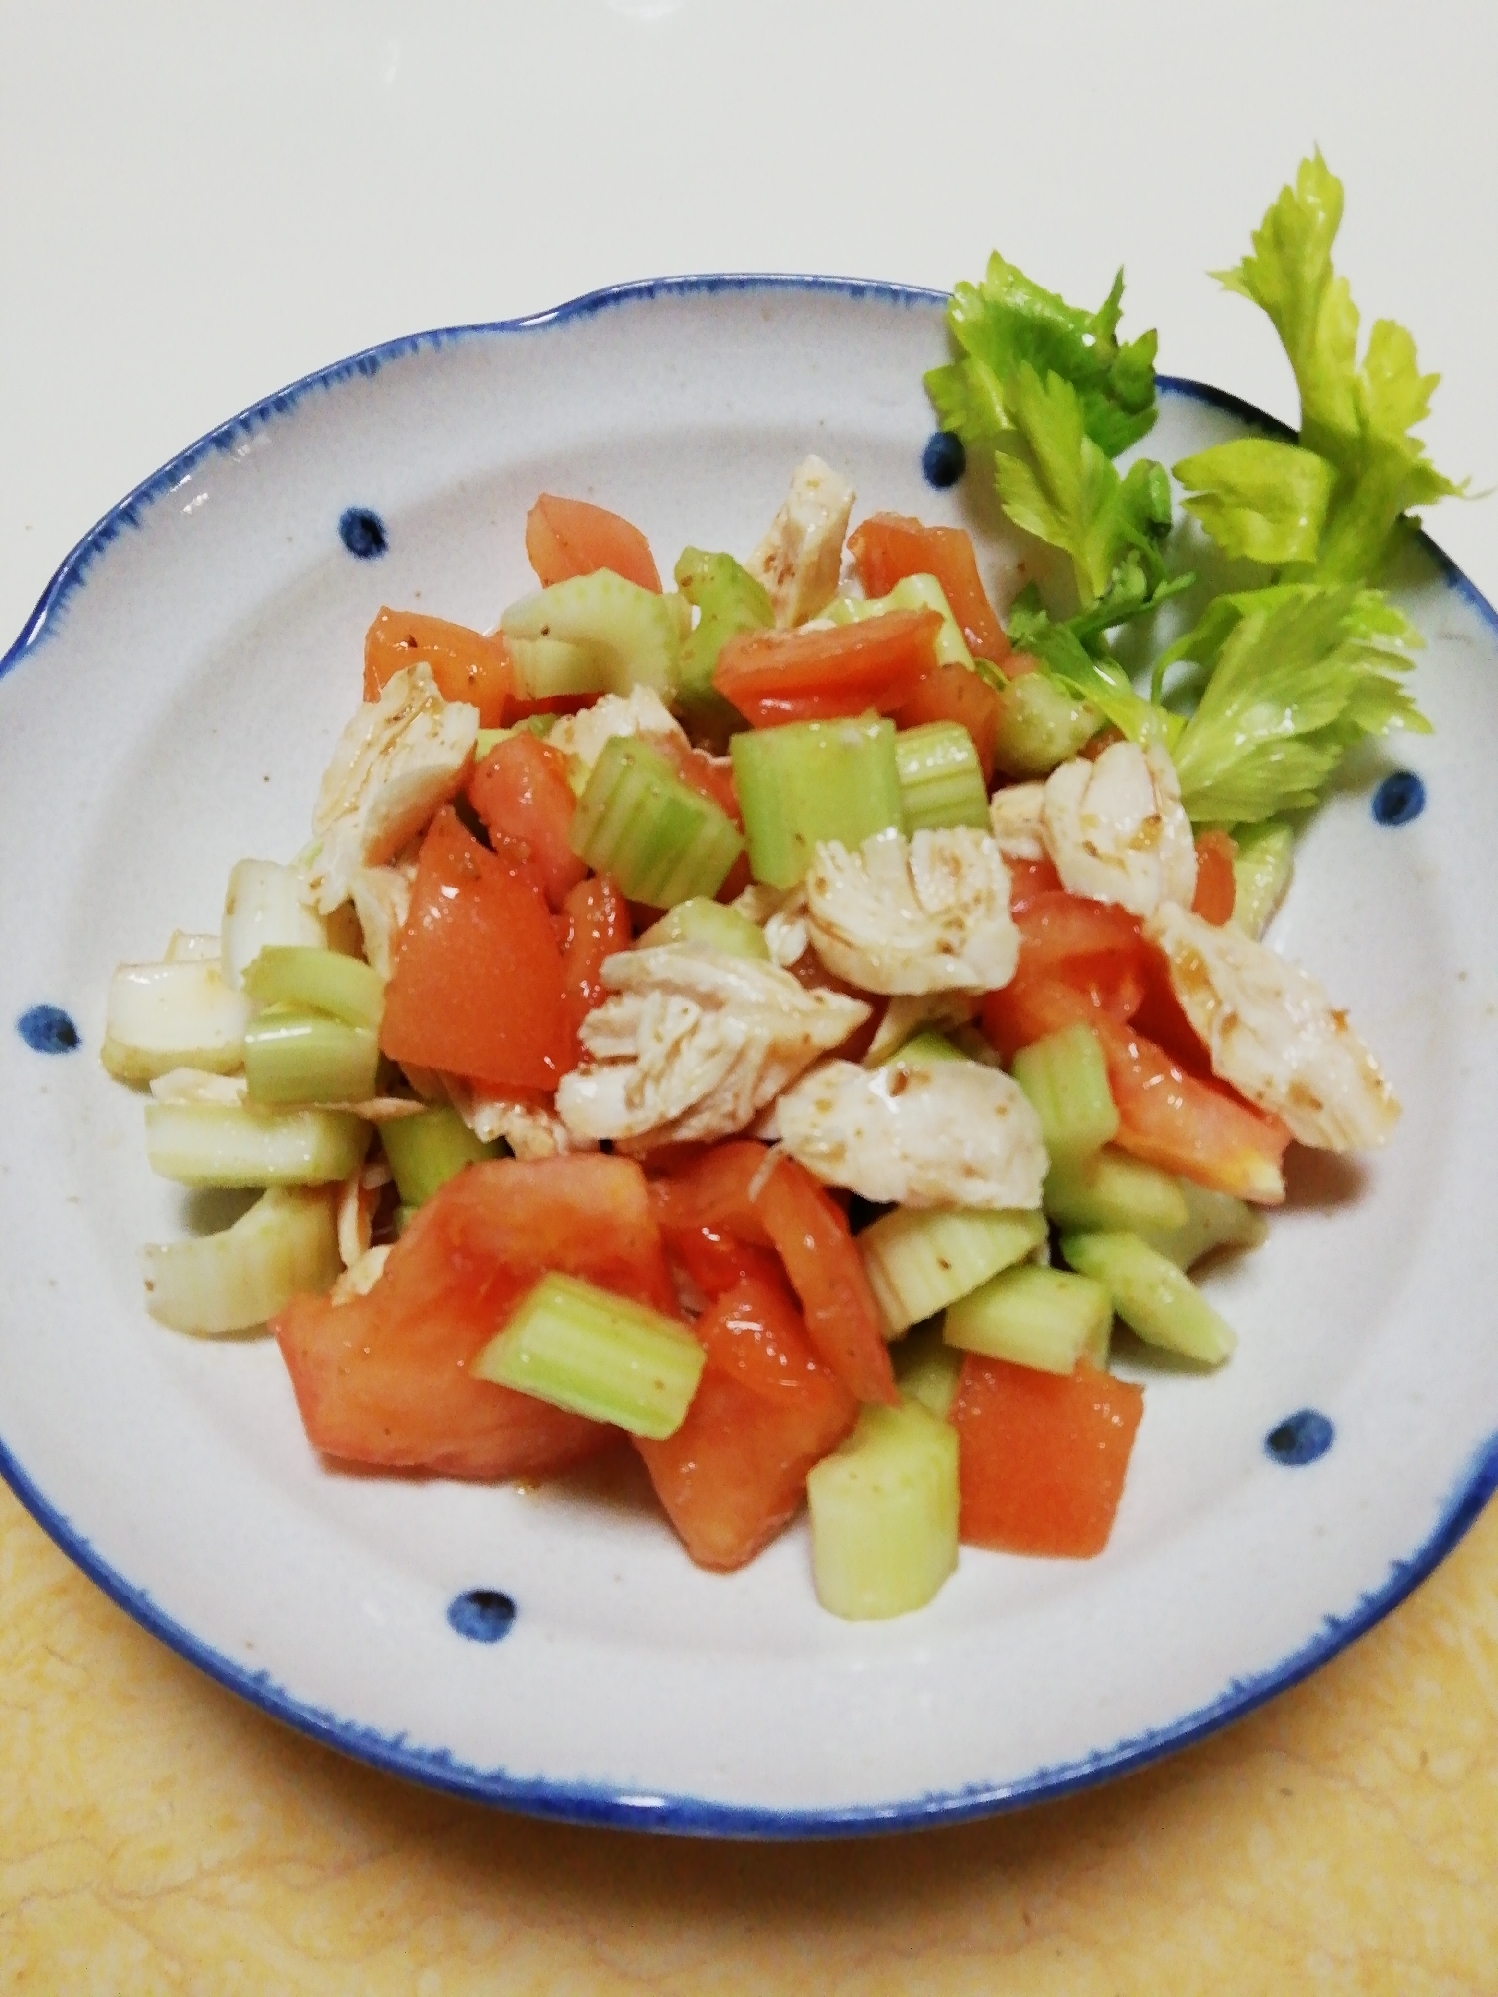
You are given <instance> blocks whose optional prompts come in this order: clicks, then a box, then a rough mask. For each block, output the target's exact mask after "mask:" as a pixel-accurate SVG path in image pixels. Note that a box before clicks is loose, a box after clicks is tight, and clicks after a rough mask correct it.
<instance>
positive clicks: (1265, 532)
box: [1171, 437, 1337, 568]
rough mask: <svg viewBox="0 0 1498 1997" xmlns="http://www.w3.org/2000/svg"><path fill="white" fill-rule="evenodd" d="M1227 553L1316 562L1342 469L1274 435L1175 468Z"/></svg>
mask: <svg viewBox="0 0 1498 1997" xmlns="http://www.w3.org/2000/svg"><path fill="white" fill-rule="evenodd" d="M1171 469H1172V471H1173V472H1174V473H1175V476H1176V477H1177V478H1178V479H1179V480H1180V481H1181V483H1182V485H1184V486H1186V487H1188V488H1189V493H1188V497H1187V499H1186V501H1185V506H1186V511H1187V512H1188V513H1194V514H1195V515H1196V517H1197V519H1198V520H1200V522H1201V523H1202V525H1203V527H1205V528H1206V530H1207V532H1208V533H1209V534H1210V535H1211V536H1212V539H1213V540H1214V541H1215V542H1216V543H1217V545H1218V547H1219V548H1221V549H1222V551H1223V553H1224V554H1228V555H1243V556H1247V558H1248V559H1249V560H1250V561H1255V562H1263V563H1265V564H1266V566H1268V567H1270V568H1278V567H1280V566H1281V565H1282V564H1283V563H1285V562H1312V561H1314V560H1315V559H1316V550H1317V546H1318V545H1319V543H1320V540H1321V530H1322V527H1323V526H1324V525H1325V523H1326V510H1327V505H1328V503H1329V502H1330V499H1331V496H1332V487H1333V486H1334V485H1335V483H1336V477H1337V474H1336V472H1335V471H1334V470H1333V468H1332V466H1331V465H1330V464H1329V463H1328V461H1327V460H1326V459H1325V458H1323V457H1319V456H1318V455H1317V453H1316V452H1315V451H1304V450H1302V449H1301V448H1300V446H1299V445H1298V444H1282V443H1276V442H1274V441H1272V440H1271V439H1270V438H1268V437H1237V438H1235V439H1234V440H1233V441H1232V442H1231V443H1228V444H1214V445H1213V446H1212V447H1211V449H1210V450H1205V451H1197V452H1195V453H1194V455H1193V456H1191V457H1189V458H1182V459H1181V461H1180V463H1179V464H1177V465H1173V466H1172V467H1171Z"/></svg>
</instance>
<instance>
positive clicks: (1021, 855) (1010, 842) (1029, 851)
mask: <svg viewBox="0 0 1498 1997" xmlns="http://www.w3.org/2000/svg"><path fill="white" fill-rule="evenodd" d="M1044 810H1045V785H1044V784H1043V783H1030V784H1005V785H1004V786H1003V788H1002V789H1001V790H996V791H995V792H994V794H993V796H992V797H991V798H990V799H989V803H988V823H989V828H990V830H991V831H992V833H993V836H994V838H995V839H996V840H997V841H998V842H999V851H1000V852H1001V853H1002V854H1003V855H1004V858H1005V859H1006V860H1043V859H1044V858H1045V834H1044V833H1043V831H1042V829H1041V819H1042V817H1043V815H1044Z"/></svg>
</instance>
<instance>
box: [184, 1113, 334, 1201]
mask: <svg viewBox="0 0 1498 1997" xmlns="http://www.w3.org/2000/svg"><path fill="white" fill-rule="evenodd" d="M368 1142H369V1125H368V1124H367V1123H365V1122H364V1121H363V1120H362V1119H361V1118H359V1117H357V1116H353V1115H351V1114H350V1113H349V1112H348V1111H346V1110H334V1109H289V1110H262V1109H251V1108H249V1107H248V1106H247V1107H245V1108H243V1109H238V1108H235V1107H233V1106H232V1105H230V1104H226V1103H169V1102H152V1103H147V1105H146V1159H147V1162H148V1163H149V1165H150V1167H151V1170H152V1171H153V1172H156V1173H159V1174H160V1176H161V1177H162V1178H163V1179H175V1180H176V1181H177V1182H178V1183H179V1184H180V1185H184V1186H321V1185H329V1184H331V1183H332V1182H333V1181H334V1180H339V1179H346V1178H347V1177H348V1176H349V1174H350V1173H351V1172H353V1171H355V1170H356V1169H357V1167H358V1166H359V1164H360V1163H361V1162H362V1160H363V1157H364V1151H365V1146H366V1145H367V1144H368Z"/></svg>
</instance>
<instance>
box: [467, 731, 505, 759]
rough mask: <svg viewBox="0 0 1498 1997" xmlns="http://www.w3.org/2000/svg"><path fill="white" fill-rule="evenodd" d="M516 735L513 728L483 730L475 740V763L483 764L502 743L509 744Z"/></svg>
mask: <svg viewBox="0 0 1498 1997" xmlns="http://www.w3.org/2000/svg"><path fill="white" fill-rule="evenodd" d="M514 733H515V731H514V729H513V728H481V729H480V730H479V732H478V733H477V735H475V736H474V738H473V760H474V762H475V763H481V762H483V760H484V758H485V756H487V755H488V753H489V751H490V750H491V749H497V748H498V747H499V745H500V743H501V742H508V741H509V739H510V737H511V736H512V735H513V734H514Z"/></svg>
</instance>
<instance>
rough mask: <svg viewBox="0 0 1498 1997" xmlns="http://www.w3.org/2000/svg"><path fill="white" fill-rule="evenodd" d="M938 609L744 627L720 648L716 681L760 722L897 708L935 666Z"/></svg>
mask: <svg viewBox="0 0 1498 1997" xmlns="http://www.w3.org/2000/svg"><path fill="white" fill-rule="evenodd" d="M940 629H941V616H940V614H939V612H937V611H935V610H892V611H887V612H886V613H885V614H884V615H883V616H882V617H869V618H865V619H864V620H863V621H862V622H860V623H857V624H839V625H834V626H833V627H832V628H831V629H820V630H819V629H816V628H811V627H806V628H803V629H801V630H798V631H745V632H740V633H739V634H738V635H737V636H736V637H733V638H730V639H729V640H728V642H727V644H726V645H725V646H724V647H723V649H722V651H721V652H720V653H719V654H718V663H717V665H716V666H715V667H714V669H713V685H714V686H715V687H716V688H717V689H718V691H719V693H721V694H722V695H723V696H724V697H725V699H727V700H731V701H732V702H733V704H734V706H735V707H736V708H737V709H738V710H739V712H740V714H743V715H745V716H746V717H747V718H748V719H749V720H750V721H751V722H752V723H753V724H754V726H755V727H756V728H774V727H778V726H779V725H780V724H781V723H782V722H786V721H832V720H836V719H837V718H838V717H839V716H842V715H850V714H863V713H866V712H867V710H868V709H869V708H871V707H876V708H878V709H879V711H880V712H881V713H883V714H893V713H894V712H895V711H896V709H898V708H900V707H903V706H904V705H905V703H906V702H907V701H908V700H909V699H910V698H911V696H912V695H913V693H914V692H915V689H916V686H917V685H918V684H919V682H920V681H921V679H922V678H923V677H924V676H925V674H927V673H929V672H930V671H931V669H932V668H933V667H934V666H935V664H936V650H935V643H936V634H937V632H938V631H939V630H940Z"/></svg>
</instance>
